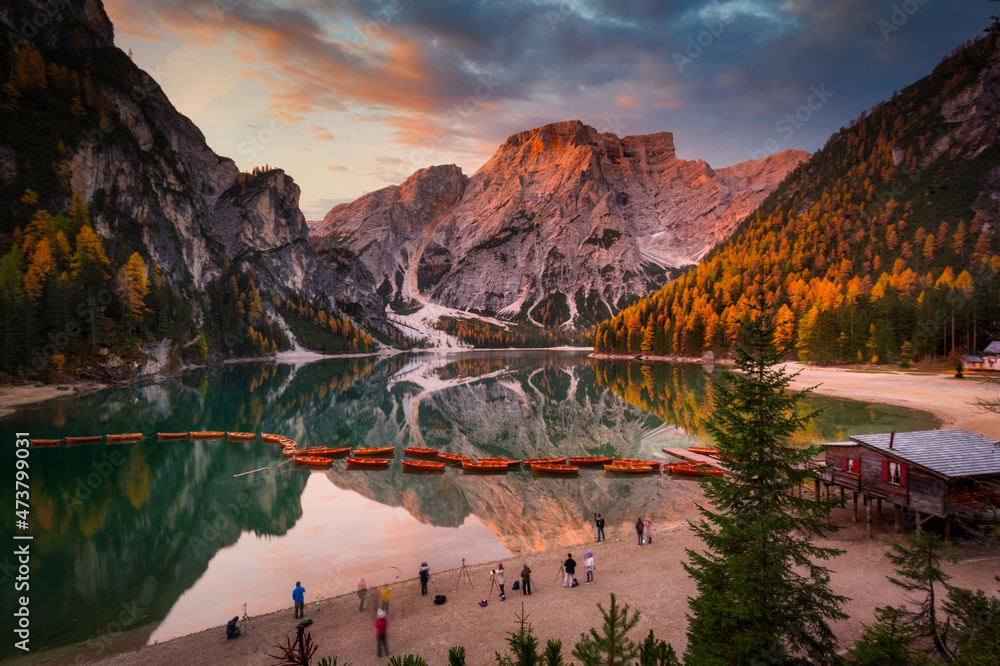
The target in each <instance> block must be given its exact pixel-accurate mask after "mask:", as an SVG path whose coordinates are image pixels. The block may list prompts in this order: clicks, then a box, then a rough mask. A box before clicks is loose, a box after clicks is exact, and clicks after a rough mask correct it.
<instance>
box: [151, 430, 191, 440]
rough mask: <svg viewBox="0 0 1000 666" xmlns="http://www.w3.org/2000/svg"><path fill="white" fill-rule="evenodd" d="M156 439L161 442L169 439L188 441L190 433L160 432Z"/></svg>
mask: <svg viewBox="0 0 1000 666" xmlns="http://www.w3.org/2000/svg"><path fill="white" fill-rule="evenodd" d="M156 438H157V439H158V440H160V441H161V442H162V441H164V440H167V439H187V438H188V433H186V432H158V433H156Z"/></svg>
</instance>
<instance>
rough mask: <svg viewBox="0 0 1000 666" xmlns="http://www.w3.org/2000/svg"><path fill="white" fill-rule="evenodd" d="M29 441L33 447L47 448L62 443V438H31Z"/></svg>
mask: <svg viewBox="0 0 1000 666" xmlns="http://www.w3.org/2000/svg"><path fill="white" fill-rule="evenodd" d="M28 442H29V443H30V444H31V448H33V449H47V448H49V447H52V446H59V445H60V444H62V440H61V439H29V440H28Z"/></svg>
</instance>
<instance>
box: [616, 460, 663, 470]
mask: <svg viewBox="0 0 1000 666" xmlns="http://www.w3.org/2000/svg"><path fill="white" fill-rule="evenodd" d="M618 463H621V464H623V465H649V466H650V467H652V468H653V469H660V466H661V465H662V464H663V463H659V462H657V461H655V460H640V459H639V458H618V459H617V460H615V464H618ZM664 467H665V465H664Z"/></svg>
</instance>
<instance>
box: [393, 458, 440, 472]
mask: <svg viewBox="0 0 1000 666" xmlns="http://www.w3.org/2000/svg"><path fill="white" fill-rule="evenodd" d="M444 465H445V464H444V463H443V462H434V461H433V460H404V461H403V469H410V470H419V471H421V472H440V471H441V470H443V469H444Z"/></svg>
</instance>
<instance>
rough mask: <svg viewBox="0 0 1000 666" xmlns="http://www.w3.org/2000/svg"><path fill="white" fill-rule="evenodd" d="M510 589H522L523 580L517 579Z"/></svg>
mask: <svg viewBox="0 0 1000 666" xmlns="http://www.w3.org/2000/svg"><path fill="white" fill-rule="evenodd" d="M510 589H512V590H520V589H521V581H519V580H515V581H514V584H513V585H511V586H510Z"/></svg>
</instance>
